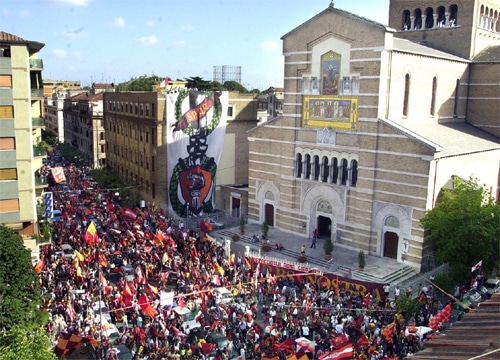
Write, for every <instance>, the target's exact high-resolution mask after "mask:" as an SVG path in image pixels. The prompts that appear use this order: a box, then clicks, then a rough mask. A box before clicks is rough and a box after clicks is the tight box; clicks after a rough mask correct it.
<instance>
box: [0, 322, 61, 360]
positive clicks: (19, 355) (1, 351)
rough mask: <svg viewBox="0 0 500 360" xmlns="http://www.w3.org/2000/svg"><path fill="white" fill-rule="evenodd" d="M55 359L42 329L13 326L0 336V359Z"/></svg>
mask: <svg viewBox="0 0 500 360" xmlns="http://www.w3.org/2000/svg"><path fill="white" fill-rule="evenodd" d="M19 359H31V360H55V359H57V356H56V355H55V354H54V352H53V350H52V344H51V342H50V338H49V336H48V335H47V334H46V333H45V332H44V331H38V330H33V329H27V328H24V327H21V326H14V327H13V328H12V329H10V330H9V331H7V333H6V334H5V336H0V360H19Z"/></svg>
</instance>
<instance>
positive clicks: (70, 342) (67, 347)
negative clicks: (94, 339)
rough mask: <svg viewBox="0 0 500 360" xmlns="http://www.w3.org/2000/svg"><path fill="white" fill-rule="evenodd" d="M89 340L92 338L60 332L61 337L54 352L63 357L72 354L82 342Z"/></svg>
mask: <svg viewBox="0 0 500 360" xmlns="http://www.w3.org/2000/svg"><path fill="white" fill-rule="evenodd" d="M89 341H90V339H88V338H84V337H82V336H80V335H75V334H68V333H66V332H61V333H60V334H59V339H58V340H57V345H56V347H55V348H54V353H55V354H56V356H57V357H59V358H63V357H65V356H68V355H70V354H71V353H72V352H73V351H75V350H76V349H78V348H79V347H80V346H82V344H84V343H86V342H89Z"/></svg>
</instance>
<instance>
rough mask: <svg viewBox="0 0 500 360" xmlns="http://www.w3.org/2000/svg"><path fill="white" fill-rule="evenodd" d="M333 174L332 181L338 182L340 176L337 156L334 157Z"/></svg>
mask: <svg viewBox="0 0 500 360" xmlns="http://www.w3.org/2000/svg"><path fill="white" fill-rule="evenodd" d="M332 167H333V174H332V183H333V184H336V183H337V181H338V178H339V161H338V160H337V158H333V165H332Z"/></svg>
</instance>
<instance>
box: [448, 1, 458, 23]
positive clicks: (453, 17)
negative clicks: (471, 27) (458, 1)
mask: <svg viewBox="0 0 500 360" xmlns="http://www.w3.org/2000/svg"><path fill="white" fill-rule="evenodd" d="M457 25H458V6H457V5H455V4H453V5H451V6H450V26H457Z"/></svg>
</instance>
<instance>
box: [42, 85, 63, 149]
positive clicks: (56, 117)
mask: <svg viewBox="0 0 500 360" xmlns="http://www.w3.org/2000/svg"><path fill="white" fill-rule="evenodd" d="M44 108H45V131H47V132H48V133H49V134H52V135H54V136H55V137H56V139H57V141H59V142H60V143H64V114H63V109H64V96H58V95H57V94H53V95H52V96H46V97H45V107H44Z"/></svg>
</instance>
